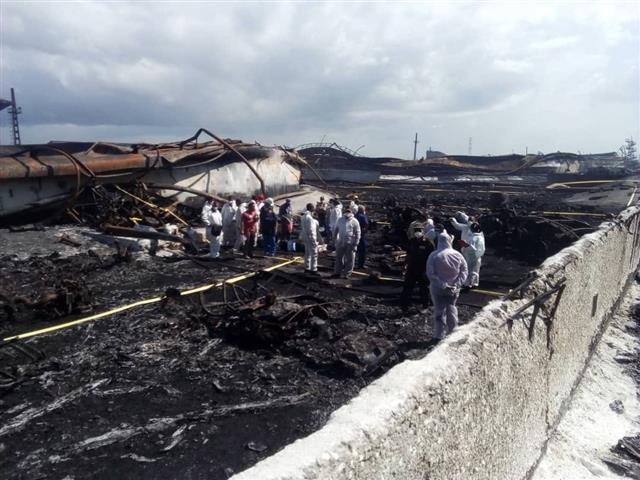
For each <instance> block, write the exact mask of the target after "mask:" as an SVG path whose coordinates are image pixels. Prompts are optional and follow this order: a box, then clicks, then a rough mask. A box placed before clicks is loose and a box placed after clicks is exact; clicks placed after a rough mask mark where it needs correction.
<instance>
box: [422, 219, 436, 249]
mask: <svg viewBox="0 0 640 480" xmlns="http://www.w3.org/2000/svg"><path fill="white" fill-rule="evenodd" d="M422 234H423V235H424V236H425V238H426V239H428V240H431V242H432V243H433V244H435V243H436V235H437V234H438V233H437V232H436V229H435V226H434V224H433V219H432V218H427V221H426V223H425V224H424V229H423V230H422Z"/></svg>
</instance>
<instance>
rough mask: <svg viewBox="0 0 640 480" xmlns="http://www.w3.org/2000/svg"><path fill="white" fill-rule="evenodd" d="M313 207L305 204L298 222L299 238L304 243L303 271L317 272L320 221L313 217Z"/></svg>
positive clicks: (310, 204)
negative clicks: (305, 206) (305, 209)
mask: <svg viewBox="0 0 640 480" xmlns="http://www.w3.org/2000/svg"><path fill="white" fill-rule="evenodd" d="M314 210H315V207H314V206H313V204H312V203H308V204H307V211H306V212H305V214H304V215H303V217H302V221H301V222H300V226H301V232H300V238H301V239H302V241H303V243H304V271H305V273H312V274H316V275H317V274H318V229H319V227H320V223H319V222H318V220H316V219H315V218H313V211H314Z"/></svg>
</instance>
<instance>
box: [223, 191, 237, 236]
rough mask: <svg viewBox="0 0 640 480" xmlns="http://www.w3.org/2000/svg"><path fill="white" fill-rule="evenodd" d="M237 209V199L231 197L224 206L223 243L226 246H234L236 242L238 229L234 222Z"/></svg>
mask: <svg viewBox="0 0 640 480" xmlns="http://www.w3.org/2000/svg"><path fill="white" fill-rule="evenodd" d="M237 209H238V207H237V206H236V201H235V200H233V199H231V198H230V199H229V201H228V202H227V203H225V204H224V206H223V207H222V212H221V213H222V244H223V245H224V246H225V247H232V246H233V245H234V244H235V242H236V229H235V225H234V223H233V222H234V221H235V217H236V210H237Z"/></svg>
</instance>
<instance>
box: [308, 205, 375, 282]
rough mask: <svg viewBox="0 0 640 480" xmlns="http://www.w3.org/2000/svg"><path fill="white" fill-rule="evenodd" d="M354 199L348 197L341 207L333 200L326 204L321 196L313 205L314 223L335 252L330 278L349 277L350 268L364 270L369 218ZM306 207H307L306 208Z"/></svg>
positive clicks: (351, 269) (362, 207)
mask: <svg viewBox="0 0 640 480" xmlns="http://www.w3.org/2000/svg"><path fill="white" fill-rule="evenodd" d="M357 201H358V197H357V196H355V195H354V196H352V198H351V199H349V203H348V204H347V205H346V206H344V207H343V205H342V203H341V202H340V201H339V200H338V199H335V198H332V199H331V200H329V203H328V204H327V203H326V202H325V201H324V197H320V201H319V202H318V203H317V204H316V206H315V211H316V212H317V217H318V222H319V223H320V222H322V224H323V227H324V228H323V230H324V232H325V239H326V241H327V243H332V244H333V245H334V246H335V250H336V262H335V266H334V272H333V275H332V277H333V278H339V277H340V278H349V277H351V274H352V272H353V269H354V268H359V269H362V268H365V264H366V260H367V238H366V232H367V231H368V230H369V217H368V216H367V213H366V208H365V206H364V205H358V203H357ZM307 208H309V206H307Z"/></svg>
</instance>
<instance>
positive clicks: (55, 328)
mask: <svg viewBox="0 0 640 480" xmlns="http://www.w3.org/2000/svg"><path fill="white" fill-rule="evenodd" d="M300 260H301V258H300V257H294V258H293V259H291V260H287V261H285V262H282V263H279V264H277V265H272V266H271V267H267V268H264V269H262V270H259V271H257V272H249V273H246V274H243V275H240V276H238V277H234V278H230V279H228V280H224V281H222V282H217V283H212V284H209V285H204V286H202V287H197V288H193V289H191V290H185V291H183V292H180V295H182V296H184V295H192V294H194V293H200V292H205V291H207V290H210V289H212V288H219V287H221V286H223V285H225V284H228V283H237V282H240V281H242V280H245V279H247V278H251V277H253V276H255V275H257V274H258V273H260V271H262V272H271V271H273V270H276V269H278V268H281V267H284V266H285V265H289V264H291V263H295V262H299V261H300ZM162 298H163V297H153V298H148V299H146V300H139V301H137V302H134V303H131V304H129V305H122V306H120V307H116V308H114V309H111V310H108V311H106V312H101V313H96V314H95V315H90V316H88V317H84V318H79V319H77V320H72V321H70V322H66V323H62V324H59V325H53V326H51V327H47V328H41V329H40V330H33V331H31V332H27V333H21V334H19V335H13V336H11V337H6V338H3V339H2V341H3V342H11V341H14V340H22V339H24V338H30V337H35V336H36V335H42V334H44V333H51V332H55V331H58V330H63V329H65V328H69V327H73V326H76V325H81V324H83V323H87V322H92V321H94V320H100V319H101V318H105V317H108V316H111V315H114V314H116V313H120V312H125V311H127V310H131V309H133V308H137V307H142V306H144V305H151V304H153V303H158V302H159V301H161V300H162Z"/></svg>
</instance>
